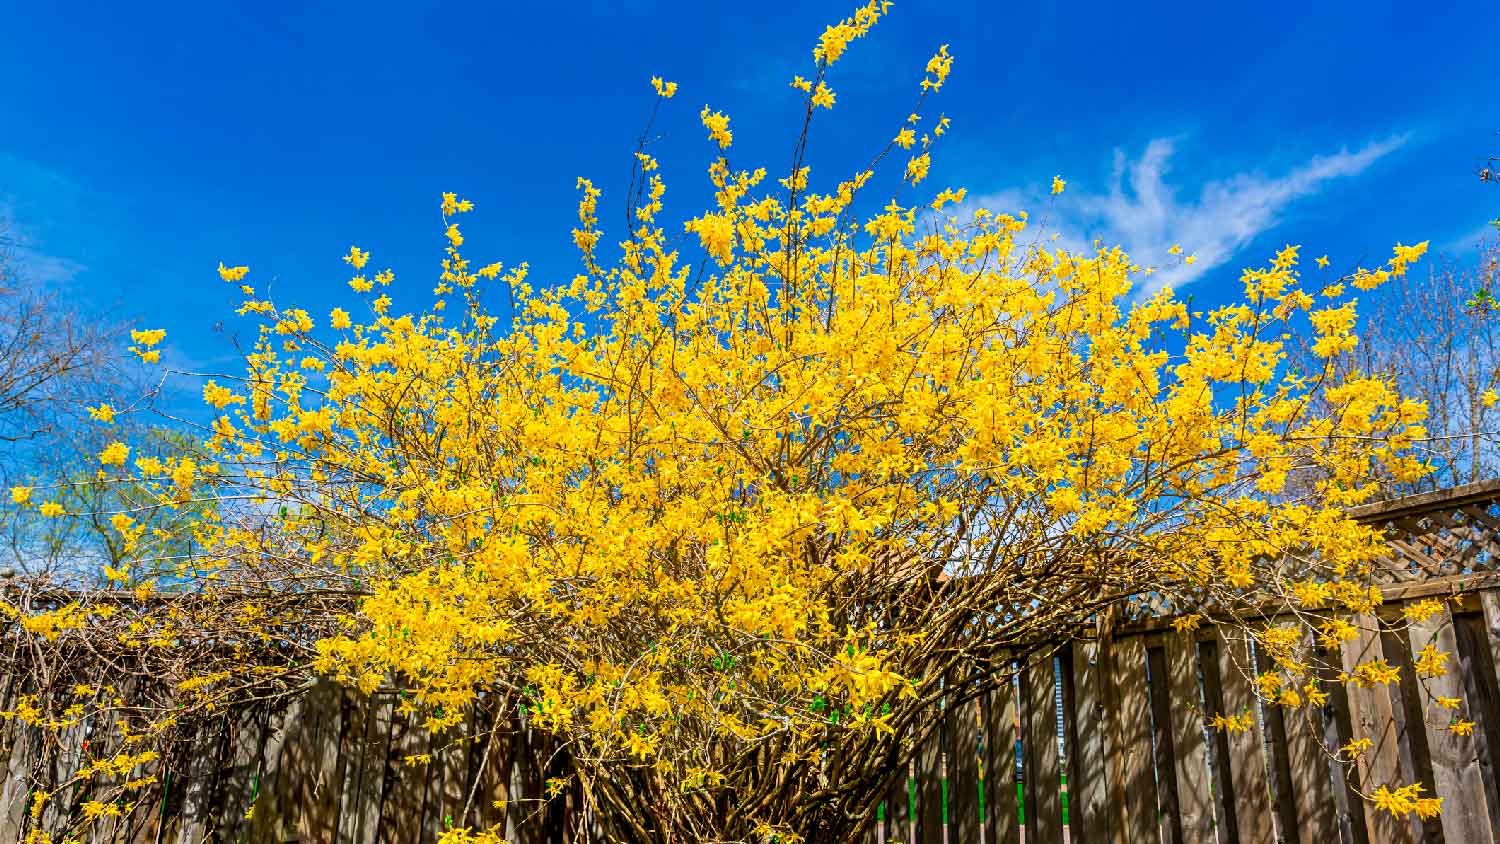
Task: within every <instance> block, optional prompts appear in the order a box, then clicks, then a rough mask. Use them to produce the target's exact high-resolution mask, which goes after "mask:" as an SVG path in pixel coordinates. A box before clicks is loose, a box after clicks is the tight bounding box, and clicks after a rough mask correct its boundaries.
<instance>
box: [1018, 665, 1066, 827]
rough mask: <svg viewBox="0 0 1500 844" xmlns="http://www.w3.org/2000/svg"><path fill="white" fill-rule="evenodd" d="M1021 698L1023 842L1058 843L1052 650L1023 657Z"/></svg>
mask: <svg viewBox="0 0 1500 844" xmlns="http://www.w3.org/2000/svg"><path fill="white" fill-rule="evenodd" d="M1021 689H1022V697H1023V700H1024V701H1025V729H1024V730H1023V732H1022V734H1021V742H1022V749H1023V750H1024V751H1025V753H1026V756H1025V763H1024V765H1025V767H1024V769H1023V770H1024V771H1025V775H1026V781H1025V782H1026V842H1027V844H1061V842H1062V840H1063V834H1062V828H1063V827H1062V797H1061V783H1060V777H1059V770H1058V754H1057V705H1056V694H1057V684H1056V679H1055V674H1054V672H1053V668H1052V652H1051V651H1050V650H1048V651H1045V652H1044V653H1043V654H1040V655H1033V656H1032V657H1031V658H1030V659H1029V660H1027V664H1026V666H1025V667H1024V668H1023V669H1022V671H1021Z"/></svg>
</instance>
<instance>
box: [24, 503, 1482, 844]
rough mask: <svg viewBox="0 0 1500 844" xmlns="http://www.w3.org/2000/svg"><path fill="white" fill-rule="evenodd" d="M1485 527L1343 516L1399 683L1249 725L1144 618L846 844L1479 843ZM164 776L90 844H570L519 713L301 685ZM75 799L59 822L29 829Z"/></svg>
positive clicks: (1390, 514) (60, 751) (1149, 612)
mask: <svg viewBox="0 0 1500 844" xmlns="http://www.w3.org/2000/svg"><path fill="white" fill-rule="evenodd" d="M1497 513H1500V483H1494V484H1483V485H1476V486H1472V487H1465V488H1460V489H1457V490H1449V491H1446V492H1444V493H1441V494H1436V495H1433V496H1420V497H1416V498H1413V499H1405V500H1402V501H1398V502H1394V503H1392V504H1386V505H1379V506H1376V507H1372V508H1366V509H1365V510H1363V511H1361V513H1360V515H1361V517H1362V518H1366V519H1368V520H1370V521H1371V522H1374V523H1378V524H1382V525H1386V526H1387V527H1388V528H1389V529H1390V530H1392V531H1394V532H1395V533H1396V534H1399V535H1398V536H1397V537H1396V541H1395V543H1394V547H1395V548H1396V551H1397V559H1395V560H1393V561H1392V565H1391V566H1390V567H1389V574H1388V575H1387V576H1385V577H1384V578H1383V579H1384V581H1385V584H1384V586H1383V587H1382V588H1383V592H1384V593H1385V596H1386V599H1387V603H1386V604H1385V606H1384V607H1382V608H1381V611H1380V613H1379V614H1378V615H1372V616H1369V617H1366V618H1363V619H1362V630H1361V633H1360V636H1359V638H1358V639H1357V640H1355V642H1353V643H1351V645H1352V646H1350V647H1346V649H1345V655H1344V657H1343V660H1344V668H1345V670H1349V669H1352V668H1353V666H1354V665H1355V664H1357V663H1359V662H1363V661H1366V660H1368V659H1371V658H1385V659H1388V660H1389V661H1390V662H1391V664H1392V665H1397V666H1399V667H1400V670H1401V682H1400V683H1399V684H1391V685H1384V686H1374V687H1372V688H1361V687H1358V686H1356V685H1353V684H1348V685H1346V684H1344V683H1340V682H1337V678H1336V676H1328V677H1326V678H1325V679H1326V680H1327V681H1329V682H1326V683H1324V687H1325V688H1326V690H1327V691H1328V692H1329V693H1330V694H1329V699H1328V702H1327V705H1326V706H1324V707H1322V709H1321V710H1318V709H1308V708H1298V709H1294V710H1292V709H1288V710H1283V709H1282V708H1280V707H1277V706H1273V705H1267V704H1263V703H1262V702H1261V701H1260V699H1259V697H1258V696H1257V694H1256V692H1255V690H1254V688H1253V686H1252V683H1251V681H1250V679H1248V678H1249V677H1250V676H1251V675H1253V674H1254V673H1256V669H1257V668H1258V667H1259V664H1260V662H1261V661H1262V660H1263V659H1264V656H1263V654H1260V653H1258V652H1257V650H1256V648H1255V646H1254V643H1253V642H1252V641H1248V640H1243V639H1233V638H1225V637H1224V635H1223V634H1222V633H1220V632H1217V631H1215V630H1208V629H1205V630H1204V631H1203V632H1196V631H1194V632H1189V633H1178V632H1174V631H1173V630H1172V629H1171V628H1170V625H1169V623H1168V622H1169V618H1168V617H1165V616H1162V615H1160V614H1159V610H1160V607H1157V606H1155V605H1153V604H1152V603H1151V601H1150V600H1149V599H1147V598H1142V599H1141V600H1140V601H1138V602H1136V605H1135V607H1134V609H1133V610H1132V611H1131V614H1128V615H1127V616H1126V617H1125V618H1123V619H1121V621H1120V624H1119V626H1118V627H1116V628H1115V629H1113V630H1111V631H1110V632H1109V634H1108V635H1105V636H1092V637H1081V638H1079V639H1076V640H1074V641H1071V642H1068V643H1064V644H1062V645H1061V646H1059V647H1058V648H1056V649H1054V650H1052V651H1051V652H1048V653H1035V654H1030V655H1028V657H1027V658H1026V659H1025V660H1024V661H1013V662H1009V663H1006V662H1005V661H1004V660H1002V661H1001V662H1000V667H999V670H1001V671H1002V672H1005V673H1004V674H1002V678H1003V679H1008V680H1009V682H1008V683H1007V682H1002V683H1001V684H1000V686H999V688H998V690H996V691H994V692H992V693H990V694H988V695H986V696H984V697H982V698H980V699H977V700H972V701H966V702H964V703H963V704H961V705H955V706H951V707H945V708H943V709H941V710H940V711H938V712H936V713H934V717H936V718H940V719H941V724H940V729H938V730H937V731H935V732H934V733H933V734H932V735H931V738H930V739H928V740H927V741H926V742H925V743H924V744H923V745H922V746H920V747H917V748H915V749H914V752H913V753H912V755H911V758H910V760H909V761H908V762H907V763H906V765H905V772H904V776H899V777H898V778H897V782H896V784H895V785H894V787H893V788H892V791H891V793H890V797H889V799H887V800H886V801H885V802H884V803H883V805H882V806H881V809H880V813H879V816H878V819H877V821H876V824H875V825H874V828H872V829H870V830H868V831H867V833H866V835H865V838H866V840H868V841H879V842H887V841H899V842H905V843H906V844H918V843H919V842H920V844H963V843H966V842H984V844H1009V843H1010V842H1019V841H1023V840H1024V841H1025V842H1027V844H1051V842H1062V841H1072V842H1089V844H1093V842H1111V844H1113V842H1127V843H1130V844H1133V842H1167V843H1168V844H1176V842H1210V841H1212V842H1219V843H1220V844H1231V842H1273V841H1285V842H1318V843H1319V844H1322V842H1336V841H1342V842H1351V844H1353V843H1357V842H1404V841H1447V842H1453V843H1454V844H1457V843H1458V842H1500V782H1497V772H1500V768H1497V764H1500V678H1497V674H1496V665H1497V663H1500V575H1497V574H1496V573H1495V572H1492V571H1491V566H1494V565H1497V564H1500V559H1497V557H1496V556H1495V551H1496V550H1497V548H1496V547H1495V542H1496V539H1497V537H1500V518H1497ZM1454 595H1459V596H1462V599H1461V601H1460V602H1459V604H1458V608H1456V609H1454V610H1453V611H1452V612H1451V613H1448V612H1444V613H1439V614H1437V615H1434V616H1432V617H1431V618H1430V619H1429V620H1428V621H1426V622H1424V623H1422V624H1414V625H1410V626H1407V625H1405V624H1404V623H1398V621H1399V619H1400V616H1401V609H1402V607H1403V605H1404V604H1405V603H1407V602H1410V601H1416V600H1422V599H1424V598H1428V597H1433V596H1443V597H1450V596H1454ZM1450 606H1451V605H1450ZM1265 622H1266V623H1274V622H1275V619H1274V617H1272V618H1267V619H1265ZM1429 641H1435V642H1436V643H1437V645H1438V647H1439V648H1440V649H1442V650H1445V651H1449V652H1451V653H1453V654H1454V656H1453V658H1452V659H1451V660H1450V670H1449V671H1448V673H1447V674H1446V675H1444V676H1442V677H1439V678H1436V679H1434V680H1429V681H1428V684H1429V685H1428V691H1429V692H1430V693H1432V694H1440V695H1443V696H1446V697H1457V698H1462V700H1463V703H1462V704H1461V707H1460V710H1459V711H1458V713H1457V715H1459V716H1461V717H1464V718H1467V719H1469V720H1472V721H1474V722H1475V723H1476V724H1477V726H1476V728H1475V729H1474V731H1473V733H1472V735H1468V736H1460V735H1455V734H1454V733H1452V732H1451V731H1449V730H1448V729H1447V726H1448V725H1447V724H1446V723H1429V722H1428V721H1427V720H1426V718H1427V717H1428V716H1430V714H1431V713H1430V711H1429V710H1428V708H1427V707H1425V706H1424V705H1423V702H1422V697H1421V694H1420V691H1419V689H1418V685H1417V683H1418V680H1417V677H1416V676H1415V673H1414V671H1413V669H1412V666H1411V664H1410V659H1409V656H1408V654H1409V653H1410V652H1412V651H1418V650H1420V649H1421V648H1422V646H1424V645H1425V644H1427V643H1428V642H1429ZM1330 674H1336V672H1333V671H1330ZM6 708H9V703H8V702H7V703H6ZM1212 713H1225V714H1231V715H1235V714H1249V715H1250V716H1251V717H1250V718H1249V719H1248V724H1249V728H1248V729H1246V730H1243V731H1238V732H1228V731H1221V730H1220V731H1216V730H1211V729H1208V728H1207V727H1206V725H1205V717H1206V714H1212ZM88 730H89V726H88V724H87V723H85V724H84V725H81V726H80V727H79V728H77V729H75V730H73V731H72V732H70V733H68V734H67V735H65V737H64V739H63V741H62V742H61V743H60V746H58V747H51V748H49V749H48V750H47V751H46V752H45V755H46V757H47V758H46V759H45V760H43V764H40V765H38V764H36V763H37V756H38V754H39V753H40V752H42V748H41V747H40V745H39V744H38V737H37V735H36V734H35V733H33V732H31V731H28V730H24V729H17V728H15V727H14V726H10V727H7V728H6V730H5V731H4V734H3V744H0V759H5V758H8V759H9V768H8V771H9V773H8V774H7V776H6V778H5V779H4V781H3V782H0V844H3V842H11V841H20V840H22V839H23V838H24V835H25V830H26V828H27V827H28V824H29V823H30V821H29V819H28V813H27V806H28V805H29V794H30V793H31V792H32V790H34V789H37V788H49V790H50V786H49V784H48V783H49V782H50V783H56V782H64V781H66V779H67V777H68V774H69V772H70V771H72V770H76V769H77V767H78V766H79V765H80V764H81V763H82V761H83V760H84V759H86V758H87V755H88V754H87V747H88V738H89V735H88ZM465 735H467V736H471V737H477V738H467V739H465V738H463V736H465ZM1365 738H1368V739H1369V740H1370V741H1371V744H1372V747H1371V749H1370V750H1369V751H1368V752H1367V753H1365V754H1364V755H1363V757H1362V758H1361V761H1360V763H1359V764H1358V765H1357V767H1356V769H1355V770H1354V771H1353V774H1352V776H1351V777H1350V778H1349V779H1348V781H1346V778H1345V767H1344V766H1343V765H1342V764H1339V763H1337V762H1336V761H1334V756H1335V754H1336V752H1337V749H1338V748H1339V747H1341V746H1343V745H1345V744H1346V743H1348V742H1350V741H1351V740H1360V739H1365ZM184 752H185V753H186V754H187V760H186V761H187V764H185V765H175V766H173V767H174V768H175V769H176V770H181V771H185V772H186V773H185V775H183V776H181V777H180V778H178V779H177V780H170V779H169V780H167V781H165V782H163V783H162V784H161V788H160V789H159V790H158V792H157V796H156V797H155V798H154V799H153V801H152V802H151V804H150V805H147V806H141V807H137V809H136V810H135V811H133V812H131V813H129V814H128V815H126V816H125V817H122V818H101V819H99V820H97V821H96V822H95V823H94V826H93V830H92V837H91V838H90V839H88V840H94V841H111V842H130V844H197V842H200V841H203V840H212V841H221V842H242V841H244V842H274V843H275V844H286V843H287V842H336V843H337V844H345V842H347V844H356V842H359V844H365V842H402V844H408V843H409V844H417V842H431V841H434V840H435V839H436V838H437V837H438V835H439V834H440V833H441V832H442V831H443V830H444V829H447V828H449V827H454V826H469V827H488V826H490V825H491V824H497V823H498V824H503V825H504V827H505V829H506V833H507V837H508V839H509V840H511V841H517V842H566V841H568V840H569V835H570V832H569V830H571V829H572V828H573V824H571V823H569V822H568V820H569V819H570V818H572V817H573V813H574V812H575V811H578V806H577V802H576V796H575V795H574V794H573V793H571V791H570V790H569V789H567V788H563V789H562V790H561V791H559V792H558V793H556V794H551V795H549V790H548V788H547V780H548V779H550V778H551V777H552V776H554V775H557V774H561V773H562V771H561V770H560V768H559V767H558V766H559V762H558V760H557V759H555V758H554V757H553V755H552V754H551V751H550V744H549V742H548V740H547V739H546V737H545V736H541V735H538V734H535V733H533V732H531V731H530V730H528V729H527V728H526V725H525V723H524V718H523V716H522V714H521V713H519V712H508V711H507V712H495V711H490V710H486V709H483V708H481V709H480V710H478V711H476V712H475V713H474V714H473V715H472V716H471V722H470V723H469V724H468V725H466V729H465V730H463V731H455V733H454V734H453V735H452V736H448V735H438V736H429V735H428V734H427V733H426V732H425V731H424V730H422V729H420V728H419V727H418V726H417V725H416V724H414V723H412V722H411V721H410V720H408V719H407V718H406V717H405V716H404V715H402V714H401V713H400V711H399V706H398V701H397V700H396V699H395V698H394V697H392V696H391V695H384V694H377V695H375V696H372V697H369V698H359V697H357V696H355V695H353V694H352V693H350V692H348V691H345V690H342V689H337V688H334V687H332V686H327V685H322V686H318V687H315V688H314V689H313V690H312V691H310V692H308V693H307V694H305V695H304V696H302V697H301V698H299V699H297V700H295V701H293V702H292V703H291V704H290V705H289V706H288V707H286V708H283V709H278V710H268V709H267V710H256V711H251V712H247V713H240V714H232V715H226V716H225V717H224V718H222V719H221V720H220V721H219V722H218V723H216V724H214V725H212V727H211V728H206V729H205V730H204V731H203V732H202V733H201V734H200V736H199V737H198V740H197V741H196V743H194V744H193V745H192V746H191V747H190V748H188V749H186V750H185V751H184ZM427 757H430V760H431V761H430V762H429V763H426V764H407V760H408V759H413V760H416V761H420V760H422V759H424V758H427ZM26 772H31V773H29V774H28V773H26ZM1410 782H1419V783H1422V784H1423V785H1424V786H1425V788H1426V791H1427V793H1429V794H1433V795H1436V796H1440V797H1442V798H1443V812H1442V814H1441V815H1440V816H1439V817H1437V818H1434V819H1430V820H1427V821H1425V822H1423V821H1419V820H1398V819H1395V818H1393V817H1391V816H1390V815H1388V814H1385V813H1383V812H1381V811H1379V810H1377V809H1375V808H1374V807H1373V806H1372V805H1371V804H1370V803H1369V802H1367V801H1364V800H1361V799H1360V797H1359V796H1358V794H1357V793H1356V791H1357V790H1363V791H1365V792H1369V791H1371V790H1373V789H1374V788H1375V787H1377V786H1379V785H1382V784H1405V783H1410ZM86 800H88V795H87V794H82V793H77V794H63V795H60V796H56V797H54V798H53V800H52V801H51V802H50V803H49V804H48V806H49V807H48V809H47V812H48V813H51V814H50V816H48V817H44V818H43V821H44V823H45V822H46V821H48V820H53V821H55V820H57V819H58V815H57V813H70V812H77V811H80V809H81V807H82V805H83V803H84V802H85V801H86ZM252 807H253V811H252Z"/></svg>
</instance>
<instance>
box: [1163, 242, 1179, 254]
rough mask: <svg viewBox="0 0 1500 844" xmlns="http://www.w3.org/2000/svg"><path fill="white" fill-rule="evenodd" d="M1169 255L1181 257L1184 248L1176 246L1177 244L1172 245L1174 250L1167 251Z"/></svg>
mask: <svg viewBox="0 0 1500 844" xmlns="http://www.w3.org/2000/svg"><path fill="white" fill-rule="evenodd" d="M1167 254H1168V255H1181V254H1182V246H1181V245H1180V244H1176V243H1174V244H1172V248H1171V249H1168V250H1167Z"/></svg>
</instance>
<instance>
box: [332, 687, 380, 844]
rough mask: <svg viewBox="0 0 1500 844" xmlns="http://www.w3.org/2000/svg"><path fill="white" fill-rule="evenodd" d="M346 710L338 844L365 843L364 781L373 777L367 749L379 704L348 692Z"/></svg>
mask: <svg viewBox="0 0 1500 844" xmlns="http://www.w3.org/2000/svg"><path fill="white" fill-rule="evenodd" d="M344 705H345V707H346V709H345V711H346V712H348V713H350V720H349V724H348V729H346V730H344V734H343V737H342V740H341V741H340V743H339V758H340V761H341V762H342V763H343V767H344V779H343V782H342V784H341V785H342V787H341V788H340V789H339V803H338V808H339V817H338V839H337V840H338V844H362V839H361V838H360V834H359V833H360V829H359V820H360V818H359V804H360V800H361V798H362V796H363V789H364V782H365V778H366V777H367V776H372V775H373V772H372V771H371V770H370V768H371V767H372V765H371V764H370V761H371V760H370V758H369V754H367V753H366V752H365V748H366V746H367V745H368V743H369V741H370V735H371V732H372V731H373V728H374V722H375V702H374V700H373V699H372V698H370V697H367V696H365V695H362V694H361V695H356V694H354V693H353V692H346V693H345V703H344Z"/></svg>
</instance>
